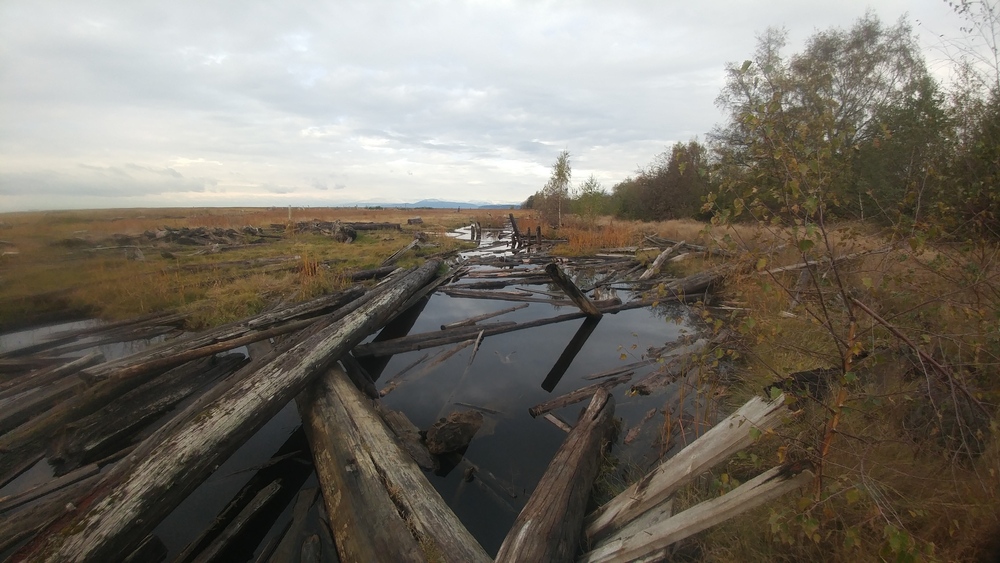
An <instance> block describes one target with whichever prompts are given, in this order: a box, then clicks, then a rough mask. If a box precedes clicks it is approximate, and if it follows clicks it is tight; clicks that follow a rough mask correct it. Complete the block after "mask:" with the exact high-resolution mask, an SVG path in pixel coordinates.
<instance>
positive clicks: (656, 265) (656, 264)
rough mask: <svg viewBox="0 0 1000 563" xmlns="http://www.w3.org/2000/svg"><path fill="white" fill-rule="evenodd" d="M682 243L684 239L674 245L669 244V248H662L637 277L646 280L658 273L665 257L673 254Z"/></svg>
mask: <svg viewBox="0 0 1000 563" xmlns="http://www.w3.org/2000/svg"><path fill="white" fill-rule="evenodd" d="M683 244H684V241H680V242H678V243H677V244H675V245H673V246H671V247H670V248H668V249H666V250H664V251H663V252H661V253H660V255H659V256H657V257H656V259H655V260H653V263H652V264H650V266H649V269H648V270H646V271H645V272H643V273H642V275H641V276H639V279H640V280H648V279H649V278H651V277H653V276H655V275H656V274H658V273H660V268H662V267H663V262H665V261H666V259H667V258H670V255H671V254H673V253H674V252H677V249H678V248H680V247H681V245H683Z"/></svg>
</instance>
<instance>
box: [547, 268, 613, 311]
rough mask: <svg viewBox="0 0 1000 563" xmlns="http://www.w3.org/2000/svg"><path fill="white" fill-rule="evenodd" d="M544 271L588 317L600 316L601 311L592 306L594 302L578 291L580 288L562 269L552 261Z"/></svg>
mask: <svg viewBox="0 0 1000 563" xmlns="http://www.w3.org/2000/svg"><path fill="white" fill-rule="evenodd" d="M545 272H546V273H547V274H548V275H549V276H551V277H552V281H554V282H555V283H556V285H558V286H559V288H560V289H562V290H563V291H564V292H565V293H566V295H568V296H569V298H570V299H571V300H572V301H573V303H576V306H577V307H579V308H580V310H581V311H583V312H584V313H586V314H587V316H588V317H591V318H594V319H598V318H600V317H601V314H602V313H601V312H600V311H599V310H598V309H597V307H596V306H594V303H593V302H592V301H591V300H590V299H589V298H588V297H587V296H586V295H584V294H583V292H582V291H580V288H578V287H576V284H575V283H573V280H571V279H569V278H568V277H567V276H566V273H565V272H563V271H562V269H561V268H559V266H558V265H557V264H556V263H555V262H553V263H551V264H549V265H547V266H545Z"/></svg>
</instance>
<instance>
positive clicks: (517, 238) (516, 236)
mask: <svg viewBox="0 0 1000 563" xmlns="http://www.w3.org/2000/svg"><path fill="white" fill-rule="evenodd" d="M507 217H508V218H509V219H510V230H511V231H512V233H513V234H512V235H511V237H510V240H511V242H512V243H513V246H515V247H516V246H520V244H521V230H520V229H518V228H517V220H516V219H514V214H513V213H509V214H508V215H507Z"/></svg>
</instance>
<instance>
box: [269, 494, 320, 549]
mask: <svg viewBox="0 0 1000 563" xmlns="http://www.w3.org/2000/svg"><path fill="white" fill-rule="evenodd" d="M318 493H319V489H317V488H308V489H302V490H301V491H299V494H298V496H297V497H296V498H295V506H294V508H292V521H291V523H290V525H289V527H288V529H286V530H285V533H284V534H283V535H282V537H281V541H280V542H279V543H278V544H277V546H276V547H275V549H274V551H273V552H272V553H270V554H268V555H266V557H267V559H268V560H270V561H274V562H275V563H282V562H285V561H294V560H295V555H294V554H295V550H297V549H298V547H299V539H300V537H301V536H302V532H303V530H305V526H306V518H307V516H308V514H309V509H310V508H312V505H313V504H314V503H315V502H316V495H317V494H318Z"/></svg>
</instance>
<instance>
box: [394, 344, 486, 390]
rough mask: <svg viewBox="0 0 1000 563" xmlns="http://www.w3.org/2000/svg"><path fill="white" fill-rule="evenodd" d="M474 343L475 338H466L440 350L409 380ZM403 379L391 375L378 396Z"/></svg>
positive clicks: (431, 369)
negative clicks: (453, 345) (446, 348)
mask: <svg viewBox="0 0 1000 563" xmlns="http://www.w3.org/2000/svg"><path fill="white" fill-rule="evenodd" d="M474 343H475V340H466V341H464V342H460V343H459V344H458V345H457V346H455V347H453V348H450V349H448V350H445V351H442V352H440V353H438V354H437V355H436V356H435V357H434V358H433V359H432V360H431V361H430V362H429V363H428V364H427V365H425V366H424V367H423V368H421V369H420V371H418V372H417V373H415V374H414V375H413V376H411V377H410V378H409V379H410V380H417V379H420V378H421V377H424V376H425V375H427V374H429V373H430V372H432V371H434V368H436V367H438V366H439V365H441V364H442V363H444V362H445V361H446V360H448V359H449V358H451V357H452V356H454V355H455V354H457V353H459V352H461V351H462V350H463V349H465V348H466V347H468V346H469V345H471V344H474ZM403 381H404V379H403V376H402V375H399V376H396V377H393V378H392V379H390V380H389V381H387V382H386V384H385V385H384V386H383V387H382V389H380V390H379V393H378V394H379V396H381V397H385V396H386V395H388V394H389V393H391V392H392V391H393V390H394V389H395V388H396V387H398V386H399V385H400V384H401V383H403Z"/></svg>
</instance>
